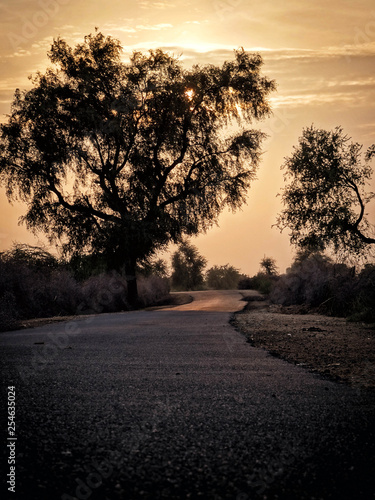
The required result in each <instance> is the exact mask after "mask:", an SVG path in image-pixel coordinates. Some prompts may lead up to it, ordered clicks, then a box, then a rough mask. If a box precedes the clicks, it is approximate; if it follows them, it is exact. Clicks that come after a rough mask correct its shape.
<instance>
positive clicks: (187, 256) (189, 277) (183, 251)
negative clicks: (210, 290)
mask: <svg viewBox="0 0 375 500" xmlns="http://www.w3.org/2000/svg"><path fill="white" fill-rule="evenodd" d="M206 264H207V260H206V259H205V257H203V255H200V253H199V252H198V249H197V247H195V246H194V245H192V244H190V243H188V242H187V241H184V242H182V243H181V244H180V245H179V247H178V249H177V250H176V252H174V254H173V255H172V276H171V281H172V286H173V287H174V288H175V289H178V290H196V289H198V288H200V287H202V285H203V282H204V277H203V269H204V268H205V267H206Z"/></svg>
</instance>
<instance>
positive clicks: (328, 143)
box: [277, 126, 375, 254]
mask: <svg viewBox="0 0 375 500" xmlns="http://www.w3.org/2000/svg"><path fill="white" fill-rule="evenodd" d="M374 154H375V146H371V147H370V148H369V149H368V151H367V152H366V154H365V155H363V153H362V146H361V145H360V144H358V143H354V142H351V139H350V138H349V137H347V136H346V135H345V134H344V132H343V129H342V128H341V127H337V128H336V129H334V130H332V131H326V130H322V129H316V128H315V127H314V126H311V127H309V128H306V129H304V131H303V134H302V137H300V139H299V144H298V146H297V147H295V148H294V152H293V154H292V155H291V156H290V157H289V158H286V160H285V163H284V165H283V168H284V169H286V174H285V180H286V181H289V184H288V185H287V186H286V187H285V188H284V190H283V193H282V201H283V204H284V206H285V208H284V210H283V211H282V212H281V214H279V217H278V221H277V226H278V227H279V228H280V229H281V230H282V229H285V228H289V229H290V230H291V233H290V237H291V242H292V243H293V244H295V245H297V246H298V247H300V248H310V249H313V250H324V249H325V248H327V247H330V246H331V247H333V249H334V250H335V251H336V252H337V251H343V252H349V253H352V254H360V253H363V252H365V251H366V249H368V245H370V244H374V243H375V238H374V228H373V225H372V224H371V223H370V222H369V220H368V219H367V214H366V205H367V203H368V202H369V201H370V200H371V198H373V197H374V196H375V195H374V193H370V192H366V186H367V184H368V181H369V180H370V179H371V175H372V168H371V166H370V161H371V158H372V157H373V156H374Z"/></svg>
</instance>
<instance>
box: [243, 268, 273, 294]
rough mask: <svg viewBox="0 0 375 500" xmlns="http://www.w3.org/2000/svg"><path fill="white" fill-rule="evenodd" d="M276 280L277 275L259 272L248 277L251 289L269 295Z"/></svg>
mask: <svg viewBox="0 0 375 500" xmlns="http://www.w3.org/2000/svg"><path fill="white" fill-rule="evenodd" d="M277 280H278V277H277V276H273V275H270V274H266V273H262V272H259V273H258V274H256V275H255V276H253V277H252V278H250V283H249V284H250V287H249V288H250V289H252V290H258V292H260V293H263V294H264V295H269V294H270V293H271V290H272V289H273V287H274V284H275V282H276V281H277Z"/></svg>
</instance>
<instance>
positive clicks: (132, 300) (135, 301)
mask: <svg viewBox="0 0 375 500" xmlns="http://www.w3.org/2000/svg"><path fill="white" fill-rule="evenodd" d="M135 266H136V261H135V259H129V260H127V261H126V263H125V273H126V274H125V279H126V284H127V286H128V302H129V305H130V307H131V308H132V309H136V308H137V307H139V297H138V286H137V277H136V275H135Z"/></svg>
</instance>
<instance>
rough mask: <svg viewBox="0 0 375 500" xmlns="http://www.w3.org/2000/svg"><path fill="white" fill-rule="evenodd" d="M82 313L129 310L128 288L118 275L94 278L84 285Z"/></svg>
mask: <svg viewBox="0 0 375 500" xmlns="http://www.w3.org/2000/svg"><path fill="white" fill-rule="evenodd" d="M80 309H81V311H80V312H81V313H91V312H94V313H101V312H117V311H127V310H129V304H128V301H127V286H126V280H125V278H124V277H122V276H120V275H119V274H118V273H115V272H113V273H102V274H99V275H98V276H92V277H91V278H89V279H88V280H86V281H85V282H84V283H83V284H82V303H81V304H80Z"/></svg>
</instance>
